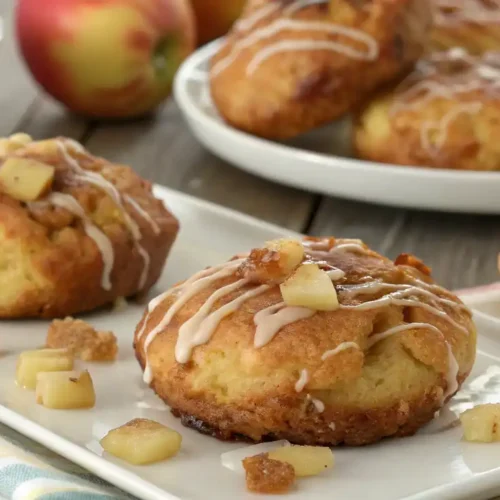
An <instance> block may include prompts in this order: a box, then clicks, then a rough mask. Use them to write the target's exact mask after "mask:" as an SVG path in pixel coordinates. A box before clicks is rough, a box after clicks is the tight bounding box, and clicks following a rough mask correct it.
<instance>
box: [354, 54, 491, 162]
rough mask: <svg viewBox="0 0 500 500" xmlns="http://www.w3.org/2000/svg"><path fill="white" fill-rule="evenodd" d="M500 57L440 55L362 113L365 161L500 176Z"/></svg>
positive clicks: (358, 141) (357, 137)
mask: <svg viewBox="0 0 500 500" xmlns="http://www.w3.org/2000/svg"><path fill="white" fill-rule="evenodd" d="M499 116H500V53H494V52H489V53H486V54H484V55H482V56H473V55H470V54H468V53H467V52H465V51H464V50H463V49H458V48H456V49H451V50H450V51H448V52H436V53H433V54H431V55H429V56H428V57H426V58H424V59H422V60H421V61H420V62H419V63H418V65H417V68H416V70H415V71H414V72H413V73H412V74H411V75H410V76H408V78H407V79H406V80H405V81H403V82H402V83H401V84H400V85H399V86H397V87H396V88H395V89H394V90H391V91H388V92H386V93H383V94H381V95H379V96H378V97H377V98H375V99H373V100H372V101H371V102H370V103H369V104H368V105H367V106H366V107H365V108H364V109H361V110H360V112H359V114H358V116H357V118H356V124H355V127H354V149H355V151H356V152H357V155H358V156H359V157H360V158H363V159H366V160H373V161H378V162H384V163H394V164H398V165H412V166H426V167H434V168H450V169H457V170H483V171H492V170H500V121H499V119H498V117H499Z"/></svg>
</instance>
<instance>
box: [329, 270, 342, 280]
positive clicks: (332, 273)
mask: <svg viewBox="0 0 500 500" xmlns="http://www.w3.org/2000/svg"><path fill="white" fill-rule="evenodd" d="M326 274H328V277H329V278H330V279H331V280H332V281H338V280H341V279H342V278H345V273H344V271H342V269H337V268H335V269H330V270H329V271H326Z"/></svg>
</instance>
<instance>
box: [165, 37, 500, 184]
mask: <svg viewBox="0 0 500 500" xmlns="http://www.w3.org/2000/svg"><path fill="white" fill-rule="evenodd" d="M223 42H224V38H219V39H217V40H214V41H213V42H211V43H209V44H207V45H205V46H203V47H201V48H200V49H198V50H196V51H195V52H194V53H193V54H191V55H190V56H189V57H188V58H187V59H186V60H185V61H184V62H183V63H182V65H181V67H180V68H179V70H178V71H177V73H176V76H175V78H174V85H173V89H174V98H175V100H176V102H177V103H178V105H179V107H180V108H181V109H182V110H183V111H185V112H186V113H187V114H188V116H189V117H190V118H191V119H195V120H197V121H198V122H201V123H203V124H204V126H210V127H216V129H218V131H219V132H221V133H224V134H229V135H230V136H231V137H232V138H234V139H235V140H237V141H245V142H247V143H248V144H249V145H250V146H253V147H254V148H259V149H262V148H271V149H273V150H275V151H277V152H278V153H279V154H280V155H281V156H283V157H285V159H286V158H289V157H290V156H294V157H295V158H297V157H299V158H304V159H307V161H309V162H314V163H318V164H322V165H326V166H328V167H332V165H331V164H330V163H331V162H332V161H338V162H339V164H336V165H335V168H337V169H340V170H344V171H350V172H352V171H355V172H356V173H364V172H365V171H366V169H367V168H370V169H372V168H380V169H381V170H382V171H383V173H382V174H381V175H386V176H394V175H396V176H399V177H401V178H408V180H412V179H426V180H438V179H439V180H446V181H455V182H456V181H457V180H458V179H461V180H462V179H463V180H464V181H465V180H467V181H469V182H471V181H473V182H474V181H475V182H486V181H496V182H500V172H495V171H487V172H484V171H477V170H456V169H444V168H431V167H417V166H406V165H397V164H393V163H380V162H372V161H367V160H362V159H356V158H349V157H344V156H338V155H332V154H326V153H318V152H314V151H307V150H305V149H301V148H298V147H295V146H290V145H287V144H281V143H279V142H276V141H272V140H269V139H264V138H262V137H258V136H254V135H252V134H249V133H247V132H243V131H241V130H238V129H236V128H234V127H232V126H231V125H229V124H227V123H226V122H224V121H222V120H215V119H213V118H212V117H210V116H209V115H207V114H206V113H203V112H201V111H200V110H199V108H198V107H197V106H196V105H195V104H194V103H193V102H192V99H191V98H190V97H189V93H188V91H187V87H186V83H187V82H188V81H192V80H193V79H192V78H191V77H190V75H191V74H192V73H193V70H195V69H197V68H198V66H200V65H201V64H202V63H204V62H207V60H208V59H209V58H210V57H211V56H212V55H214V54H215V51H216V50H217V48H218V47H219V46H220V45H221V44H222V43H223ZM186 110H187V111H186Z"/></svg>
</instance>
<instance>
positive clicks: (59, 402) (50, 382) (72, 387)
mask: <svg viewBox="0 0 500 500" xmlns="http://www.w3.org/2000/svg"><path fill="white" fill-rule="evenodd" d="M36 402H37V403H38V404H41V405H43V406H45V407H46V408H52V409H56V410H69V409H76V408H92V407H93V406H94V405H95V391H94V384H93V382H92V378H91V377H90V373H89V372H88V371H83V372H77V371H69V372H42V373H39V374H38V376H37V381H36Z"/></svg>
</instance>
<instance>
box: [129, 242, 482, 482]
mask: <svg viewBox="0 0 500 500" xmlns="http://www.w3.org/2000/svg"><path fill="white" fill-rule="evenodd" d="M297 243H298V244H300V245H301V246H302V249H301V251H300V252H298V251H297ZM298 255H302V259H301V260H300V259H297V256H298ZM270 263H273V264H275V265H274V266H272V265H270ZM284 263H286V264H287V265H281V266H280V265H279V264H284ZM259 267H260V269H259ZM276 268H278V269H279V270H280V273H276V272H275V271H276ZM475 349H476V332H475V327H474V325H473V322H472V319H471V312H470V310H469V309H468V308H467V307H466V306H465V305H464V304H463V303H462V302H461V301H460V300H459V299H458V298H457V297H456V296H455V295H454V294H453V293H451V292H449V291H447V290H446V289H444V288H442V287H440V286H438V285H437V284H436V283H435V282H434V281H433V279H432V277H431V276H430V270H429V268H427V267H426V266H425V265H424V264H423V263H422V262H421V261H420V260H419V259H417V258H416V257H413V256H410V255H407V254H405V255H404V256H401V257H400V258H398V259H396V261H395V262H393V261H391V260H389V259H387V258H385V257H382V256H381V255H379V254H378V253H376V252H374V251H372V250H370V249H369V248H368V246H366V245H365V244H363V242H361V241H360V240H345V239H335V238H323V239H314V238H312V239H311V238H309V239H305V240H303V241H300V240H289V241H286V240H279V241H277V242H270V243H267V244H265V245H264V246H263V247H262V248H258V249H254V250H252V251H251V252H250V253H248V254H246V255H245V254H242V255H239V256H237V257H235V258H234V259H232V260H230V261H228V262H226V263H223V264H220V265H216V266H214V267H211V268H208V269H204V270H202V271H200V272H199V273H197V274H195V275H194V276H192V277H190V278H189V279H188V280H186V281H185V282H183V283H179V284H178V285H177V286H176V287H175V288H174V289H173V290H171V291H167V292H166V293H165V294H163V295H162V296H161V297H159V298H157V299H155V300H154V302H152V303H151V304H150V305H149V306H148V308H147V309H146V311H145V313H144V317H143V319H142V320H141V322H140V323H139V325H138V326H137V329H136V333H135V351H136V355H137V359H138V360H139V363H140V365H141V367H142V368H143V369H144V381H145V382H146V383H147V384H149V385H150V386H151V387H152V388H153V389H154V390H155V392H156V393H157V394H158V395H159V396H160V397H161V398H162V399H163V400H164V401H165V402H166V403H167V404H168V405H169V406H170V407H171V408H172V409H173V412H174V415H176V416H178V417H180V418H181V421H182V422H183V423H184V424H185V425H187V426H190V427H193V428H195V429H197V430H198V431H200V432H202V433H204V434H210V435H213V436H215V437H218V438H220V439H241V438H243V439H247V440H251V441H255V442H261V441H263V442H265V441H269V440H277V439H285V440H288V441H290V442H292V443H295V444H303V445H310V446H332V445H337V444H341V443H345V444H347V445H364V444H368V443H373V442H375V441H378V440H380V439H382V438H384V437H389V436H407V435H411V434H413V433H415V432H416V431H417V430H418V429H419V428H420V427H421V426H423V425H425V424H426V423H427V422H429V421H430V420H432V419H433V418H434V414H435V412H436V411H437V410H439V409H440V408H441V407H442V406H443V405H444V404H445V402H446V401H448V400H449V399H450V398H451V397H452V396H453V395H454V394H455V393H456V392H457V390H458V389H459V387H460V385H461V384H462V383H463V381H464V380H465V379H466V377H467V376H468V374H469V373H470V370H471V369H472V365H473V362H474V358H475ZM269 457H270V458H272V459H277V460H284V461H286V462H289V463H290V464H292V465H293V466H294V467H295V472H296V474H297V475H298V476H301V475H309V474H313V473H317V472H318V471H319V470H321V469H322V468H324V467H326V466H331V465H332V463H333V457H331V455H330V454H329V450H328V449H325V450H323V451H320V450H316V449H310V448H293V447H292V448H290V449H288V448H285V449H284V450H283V451H281V450H280V451H279V452H277V455H274V454H273V452H270V453H269ZM264 479H265V478H264Z"/></svg>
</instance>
